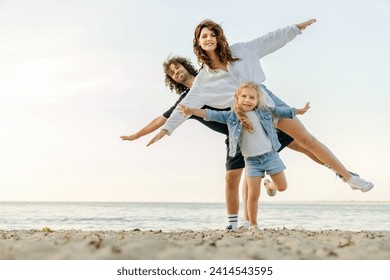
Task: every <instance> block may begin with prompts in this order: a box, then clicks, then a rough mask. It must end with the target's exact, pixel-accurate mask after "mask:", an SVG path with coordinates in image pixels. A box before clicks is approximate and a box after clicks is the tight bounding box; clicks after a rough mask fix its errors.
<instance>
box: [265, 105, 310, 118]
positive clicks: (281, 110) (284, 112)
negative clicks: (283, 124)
mask: <svg viewBox="0 0 390 280" xmlns="http://www.w3.org/2000/svg"><path fill="white" fill-rule="evenodd" d="M270 109H271V111H272V114H273V115H274V116H276V117H279V118H289V119H292V118H294V116H295V115H303V114H305V113H306V112H307V110H309V109H310V102H307V103H306V105H305V107H303V108H300V109H296V108H290V107H275V108H270Z"/></svg>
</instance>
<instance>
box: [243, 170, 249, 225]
mask: <svg viewBox="0 0 390 280" xmlns="http://www.w3.org/2000/svg"><path fill="white" fill-rule="evenodd" d="M242 204H243V205H244V221H249V215H248V183H247V181H246V178H245V180H244V182H243V183H242Z"/></svg>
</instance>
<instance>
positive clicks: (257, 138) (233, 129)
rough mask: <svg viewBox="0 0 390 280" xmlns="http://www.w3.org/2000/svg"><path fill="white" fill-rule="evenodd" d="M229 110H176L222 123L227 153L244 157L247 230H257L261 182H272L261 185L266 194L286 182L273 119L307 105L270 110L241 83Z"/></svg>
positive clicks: (257, 92) (257, 91)
mask: <svg viewBox="0 0 390 280" xmlns="http://www.w3.org/2000/svg"><path fill="white" fill-rule="evenodd" d="M234 98H235V106H234V110H233V111H215V110H209V109H206V110H203V109H196V108H190V107H186V106H185V105H181V107H180V110H181V111H182V113H183V114H184V115H185V116H187V115H196V116H198V117H202V118H204V119H205V120H206V121H217V122H221V123H226V124H227V126H228V129H229V139H230V140H229V151H230V154H231V155H235V153H236V151H237V147H238V146H239V147H240V149H241V152H242V154H243V156H244V158H245V168H246V177H247V184H248V198H247V203H246V208H247V210H248V216H249V222H250V230H251V231H254V232H255V231H259V227H258V226H257V212H258V201H259V197H260V185H261V180H262V178H263V177H264V176H265V174H266V173H267V174H268V175H270V176H271V178H272V181H269V182H268V183H267V184H265V186H266V188H267V192H268V194H269V195H274V193H275V191H276V190H277V191H284V190H286V188H287V181H286V178H285V175H284V172H283V170H284V169H285V166H284V164H283V162H282V161H281V159H280V158H279V154H278V153H277V150H278V149H279V148H280V143H279V141H278V137H277V133H276V130H275V128H274V126H273V118H274V117H278V118H293V117H294V116H295V115H299V114H304V113H305V112H306V111H307V110H308V109H309V108H310V104H309V103H307V104H306V106H305V107H304V108H302V109H295V108H290V107H287V106H284V107H273V108H270V107H268V106H267V105H266V103H265V99H264V93H263V91H262V89H261V88H260V86H259V85H258V84H256V83H255V82H251V81H249V82H245V83H243V84H241V85H240V86H239V87H238V89H237V91H236V93H235V96H234Z"/></svg>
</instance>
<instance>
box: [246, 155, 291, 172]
mask: <svg viewBox="0 0 390 280" xmlns="http://www.w3.org/2000/svg"><path fill="white" fill-rule="evenodd" d="M245 168H246V177H258V176H261V177H264V175H265V173H267V174H268V175H275V174H277V173H279V172H282V171H283V170H284V169H286V167H285V166H284V164H283V162H282V160H281V159H280V157H279V154H278V153H277V152H275V151H272V152H269V153H265V154H263V155H261V156H254V157H247V158H246V159H245Z"/></svg>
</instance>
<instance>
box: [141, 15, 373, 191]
mask: <svg viewBox="0 0 390 280" xmlns="http://www.w3.org/2000/svg"><path fill="white" fill-rule="evenodd" d="M314 22H316V20H315V19H311V20H308V21H305V22H302V23H299V24H297V25H292V26H287V27H284V28H281V29H278V30H276V31H274V32H270V33H267V34H266V35H264V36H261V37H259V38H256V39H254V40H251V41H248V42H243V43H237V44H233V45H232V46H229V44H228V42H227V40H226V38H225V35H224V33H223V30H222V28H221V27H220V26H219V25H218V24H216V23H215V22H213V21H211V20H204V21H202V22H201V23H200V24H199V25H198V26H197V27H196V29H195V33H194V39H193V47H194V52H195V54H196V56H197V58H198V61H199V63H201V64H202V68H201V70H200V71H199V74H198V76H197V78H196V79H195V81H194V84H193V87H192V88H191V90H190V92H189V93H188V94H187V96H186V98H184V99H183V101H182V102H181V104H183V105H185V106H188V107H194V108H201V107H202V106H204V105H209V106H212V107H214V108H226V107H229V106H230V107H231V108H233V107H234V92H235V89H236V88H237V87H238V86H239V84H240V83H242V82H245V81H255V82H257V83H258V84H259V85H261V84H262V83H263V82H264V81H265V74H264V72H263V70H262V68H261V65H260V62H259V59H261V58H262V57H264V56H265V55H267V54H270V53H272V52H274V51H276V50H278V49H279V48H281V47H283V46H284V45H286V44H287V43H288V42H290V41H291V40H292V39H294V38H295V37H296V36H297V35H299V34H301V33H302V30H304V29H305V28H306V27H308V26H309V25H311V24H313V23H314ZM262 88H263V90H264V91H265V97H266V102H267V106H269V107H275V106H278V107H280V106H287V105H286V104H285V103H284V102H283V101H281V100H280V99H279V98H278V97H276V96H275V95H274V94H273V93H272V92H270V91H269V90H268V89H267V88H266V87H265V86H263V85H262ZM185 120H186V119H185V118H184V117H183V116H181V113H180V111H179V110H176V111H174V112H173V114H172V115H171V117H170V118H169V120H168V121H167V122H166V123H165V125H164V126H163V129H162V130H161V131H160V133H158V134H157V135H156V136H155V137H154V138H153V139H152V140H151V141H150V142H149V144H148V145H150V144H152V143H154V142H156V141H158V140H159V139H161V138H162V137H164V136H165V135H166V134H168V135H170V134H171V133H172V132H173V130H174V129H175V128H177V127H178V126H179V125H180V124H182V123H183V122H184V121H185ZM277 128H279V129H280V130H282V131H284V132H285V133H287V134H289V135H290V136H291V137H293V138H294V139H295V140H296V141H297V142H298V143H299V144H301V145H302V146H303V147H304V148H306V149H307V150H309V151H310V152H312V153H313V154H314V155H315V156H316V157H317V158H318V159H319V160H321V161H322V162H324V163H325V164H326V165H327V166H329V167H330V168H331V169H333V170H334V171H336V172H337V173H338V174H339V175H340V176H342V178H343V179H344V181H346V182H347V183H348V184H349V185H350V187H351V188H352V189H354V190H361V191H363V192H367V191H369V190H371V189H372V188H373V187H374V184H372V183H371V182H368V181H366V180H364V179H362V178H360V177H359V176H357V175H355V174H354V175H352V174H351V173H350V172H348V170H347V169H346V168H345V167H344V165H343V164H342V163H341V162H340V161H339V160H338V159H337V158H336V156H335V155H334V154H333V153H332V152H331V151H330V150H329V149H328V148H327V147H326V146H325V145H324V144H322V143H321V142H320V141H318V140H317V139H316V138H315V137H314V136H313V135H311V134H310V133H309V132H308V131H307V130H306V128H305V127H304V126H303V124H302V123H301V122H300V121H299V120H298V119H297V118H293V119H281V120H279V121H278V123H277Z"/></svg>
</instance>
